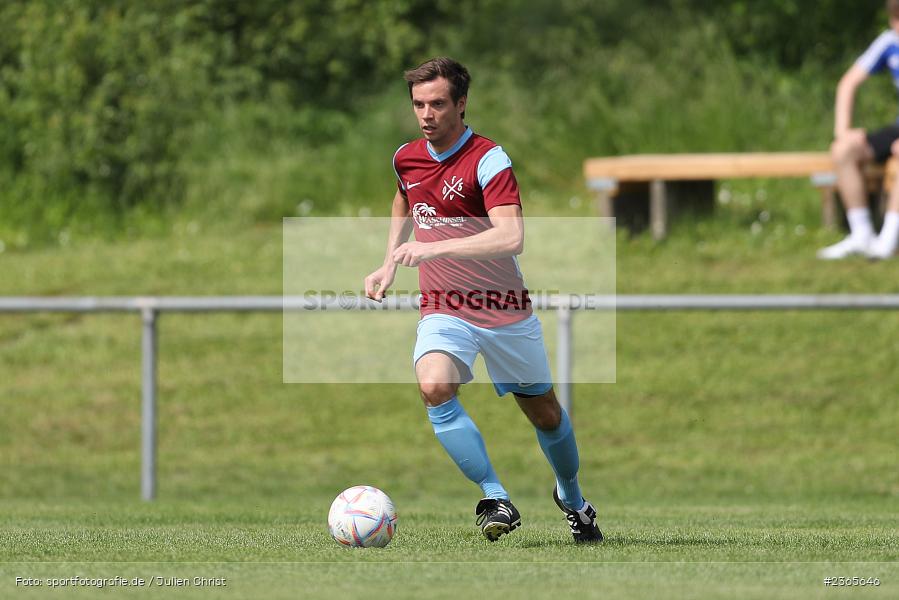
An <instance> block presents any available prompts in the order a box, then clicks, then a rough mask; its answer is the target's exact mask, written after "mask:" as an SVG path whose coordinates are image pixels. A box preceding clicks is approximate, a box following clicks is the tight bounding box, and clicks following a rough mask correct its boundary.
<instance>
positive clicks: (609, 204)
mask: <svg viewBox="0 0 899 600" xmlns="http://www.w3.org/2000/svg"><path fill="white" fill-rule="evenodd" d="M897 167H899V163H897V162H896V159H890V161H889V163H888V168H887V169H885V168H884V166H882V165H870V166H869V167H866V172H865V176H866V181H867V183H868V191H869V192H870V193H874V194H876V195H877V197H878V198H881V200H880V201H881V202H882V196H883V190H884V189H886V190H889V187H890V185H889V184H890V183H891V182H892V179H893V177H894V176H893V174H894V173H895V172H896V170H897ZM584 176H585V178H586V180H587V186H588V187H589V188H590V189H591V190H593V191H594V192H595V193H596V199H597V207H598V210H599V214H600V215H601V216H604V217H618V216H621V215H624V216H626V217H627V216H631V217H633V215H634V214H635V212H636V213H637V214H646V215H647V217H648V223H644V225H648V226H649V228H650V230H651V232H652V235H653V237H655V238H656V239H662V238H664V237H665V236H666V235H667V234H668V229H669V227H670V222H671V217H672V215H673V214H674V213H675V212H679V211H684V210H692V211H702V212H710V211H711V210H712V209H713V208H714V205H715V182H716V181H717V180H719V179H745V178H762V177H764V178H781V177H808V178H809V179H810V180H811V182H812V184H813V185H814V186H815V187H817V188H818V189H819V190H820V192H821V210H822V219H823V223H824V225H825V226H828V227H834V226H836V224H837V221H838V219H840V218H841V216H840V214H841V213H840V205H839V201H838V198H837V195H836V175H835V173H834V169H833V162H832V161H831V158H830V154H829V153H827V152H759V153H730V154H639V155H631V156H616V157H607V158H590V159H587V160H586V161H584ZM630 220H631V221H632V223H631V224H632V225H633V218H631V219H630ZM636 222H637V226H638V227H639V225H640V222H639V219H637V221H636Z"/></svg>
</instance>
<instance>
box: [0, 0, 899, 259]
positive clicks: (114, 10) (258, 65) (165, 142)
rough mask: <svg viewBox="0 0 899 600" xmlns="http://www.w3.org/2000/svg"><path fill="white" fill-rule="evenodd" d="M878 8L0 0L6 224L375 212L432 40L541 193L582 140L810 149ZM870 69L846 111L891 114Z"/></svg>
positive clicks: (563, 194) (822, 134) (38, 230)
mask: <svg viewBox="0 0 899 600" xmlns="http://www.w3.org/2000/svg"><path fill="white" fill-rule="evenodd" d="M885 26H886V18H885V14H884V12H883V9H882V6H881V3H880V2H871V3H865V4H864V5H861V4H859V3H843V2H839V1H837V0H819V1H817V2H812V1H805V0H759V1H754V2H745V1H729V2H712V1H710V0H668V1H665V2H643V3H635V2H633V1H630V2H627V1H624V0H606V1H604V2H590V1H587V0H555V1H549V0H540V1H528V2H524V1H512V2H508V1H499V0H483V1H476V0H463V1H461V2H449V1H437V2H427V1H424V0H405V1H399V0H398V1H395V2H364V1H361V0H343V1H340V2H332V1H325V0H317V1H308V2H302V3H284V2H279V1H276V0H259V1H256V2H252V3H251V2H226V1H224V0H199V1H195V2H189V3H185V2H180V1H175V0H159V1H156V2H150V3H147V2H138V1H136V0H117V1H109V0H80V1H78V0H31V1H26V0H9V1H7V2H5V3H3V4H2V5H0V124H2V127H0V235H2V236H4V237H5V238H6V239H8V240H11V243H12V244H13V245H27V244H28V243H29V241H30V240H35V239H43V238H49V237H52V238H54V239H56V238H57V237H58V236H59V235H60V233H61V232H62V233H65V232H68V231H70V230H73V229H75V230H89V231H95V232H101V233H116V232H119V231H124V230H127V229H128V227H130V228H131V229H132V230H133V229H134V228H135V227H136V228H137V229H138V230H140V229H142V228H144V229H146V228H147V227H149V225H148V224H152V223H163V224H164V223H165V222H166V221H168V220H170V219H171V218H172V217H177V216H184V215H188V216H189V217H190V218H202V219H212V218H213V217H214V220H215V221H216V222H221V223H223V224H228V223H230V224H234V223H241V224H242V223H246V222H247V221H271V220H277V219H280V217H282V216H290V215H295V214H356V213H357V212H359V211H362V212H363V213H365V212H369V211H370V212H373V213H375V214H378V213H383V212H384V211H385V210H386V206H387V203H388V202H387V200H389V195H390V193H391V192H390V190H391V185H392V183H391V181H390V179H391V177H392V172H391V171H390V169H389V166H388V160H389V157H390V155H391V154H392V152H393V150H394V149H395V148H396V146H397V145H399V144H400V143H402V142H403V141H406V140H408V139H409V138H410V137H414V136H415V135H417V131H416V129H415V124H414V121H413V119H412V118H411V115H410V113H409V111H408V98H407V96H406V90H405V85H404V83H403V82H402V79H401V73H402V71H403V70H404V69H405V68H408V67H410V66H414V65H415V64H417V63H418V62H420V61H421V60H423V59H425V58H428V57H429V56H432V55H437V54H449V55H452V56H455V57H457V58H458V59H460V60H462V61H463V62H465V63H466V64H467V65H468V66H469V68H470V70H471V71H472V74H473V77H474V84H473V87H472V92H471V101H472V109H471V110H470V111H469V121H470V122H471V124H472V125H473V127H474V128H475V129H476V130H478V131H479V132H481V133H484V134H485V135H488V136H492V137H495V138H496V139H497V140H498V141H500V142H501V143H503V145H504V146H505V147H506V149H507V151H509V152H510V155H511V156H512V157H513V161H515V163H516V170H517V173H518V174H519V177H520V179H522V182H523V183H524V184H525V185H526V186H527V189H529V190H530V192H531V193H532V194H533V195H534V196H535V198H536V199H535V202H537V204H538V205H540V202H541V201H540V198H544V201H543V202H544V204H545V205H546V206H552V205H553V204H554V203H555V204H557V203H558V199H559V198H564V199H567V198H569V197H572V196H574V195H578V194H583V188H582V182H581V180H580V165H581V161H582V160H583V158H584V157H586V156H590V155H601V154H615V153H623V152H639V151H657V152H669V151H686V150H708V151H714V150H722V151H723V150H777V149H819V148H823V147H825V145H826V144H827V142H828V138H829V134H830V130H831V120H832V115H831V110H832V101H833V100H832V95H833V87H834V84H835V80H836V78H837V77H838V76H839V74H840V72H841V71H842V70H843V69H845V68H846V66H848V64H849V63H850V61H851V60H852V59H853V58H854V57H855V56H857V55H858V54H859V53H860V52H861V51H862V50H864V48H865V47H866V45H867V44H868V43H870V41H871V40H872V39H873V36H875V35H876V34H877V32H878V31H879V30H881V29H882V28H884V27H885ZM870 87H872V88H874V92H873V93H870V92H867V91H866V93H865V95H864V96H863V98H862V100H863V102H862V104H861V106H860V107H859V109H858V114H860V115H864V119H865V121H867V122H869V123H870V124H878V123H880V122H881V121H883V120H889V119H891V118H892V116H893V109H894V108H895V106H894V105H895V100H894V99H893V98H891V97H890V96H891V94H893V91H892V90H891V89H890V86H889V83H888V82H881V84H874V85H871V86H870ZM126 225H127V226H126Z"/></svg>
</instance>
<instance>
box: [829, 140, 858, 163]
mask: <svg viewBox="0 0 899 600" xmlns="http://www.w3.org/2000/svg"><path fill="white" fill-rule="evenodd" d="M857 146H858V145H857V144H855V143H853V142H852V141H850V140H837V141H835V142H834V143H833V144H831V145H830V156H831V159H832V160H833V161H834V162H835V163H837V164H842V163H847V162H857V161H858V159H859V157H860V155H861V149H860V148H858V147H857Z"/></svg>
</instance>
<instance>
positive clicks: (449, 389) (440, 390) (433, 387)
mask: <svg viewBox="0 0 899 600" xmlns="http://www.w3.org/2000/svg"><path fill="white" fill-rule="evenodd" d="M457 387H458V385H457V384H455V383H449V382H446V381H428V380H424V381H419V382H418V391H419V393H420V394H421V399H422V400H423V401H424V403H425V404H427V405H428V406H440V405H441V404H443V403H444V402H447V401H449V400H450V399H451V398H452V397H453V396H455V395H456V388H457Z"/></svg>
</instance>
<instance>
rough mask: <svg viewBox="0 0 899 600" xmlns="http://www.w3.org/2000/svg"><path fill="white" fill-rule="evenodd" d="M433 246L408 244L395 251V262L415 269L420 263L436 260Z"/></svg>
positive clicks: (420, 243) (415, 243) (417, 243)
mask: <svg viewBox="0 0 899 600" xmlns="http://www.w3.org/2000/svg"><path fill="white" fill-rule="evenodd" d="M430 246H431V244H425V243H424V242H406V243H405V244H403V245H401V246H400V247H399V248H397V249H396V250H394V251H393V262H395V263H396V264H398V265H403V266H405V267H415V266H418V263H420V262H422V261H425V260H430V259H432V258H434V253H433V250H432V249H431V248H430Z"/></svg>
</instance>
